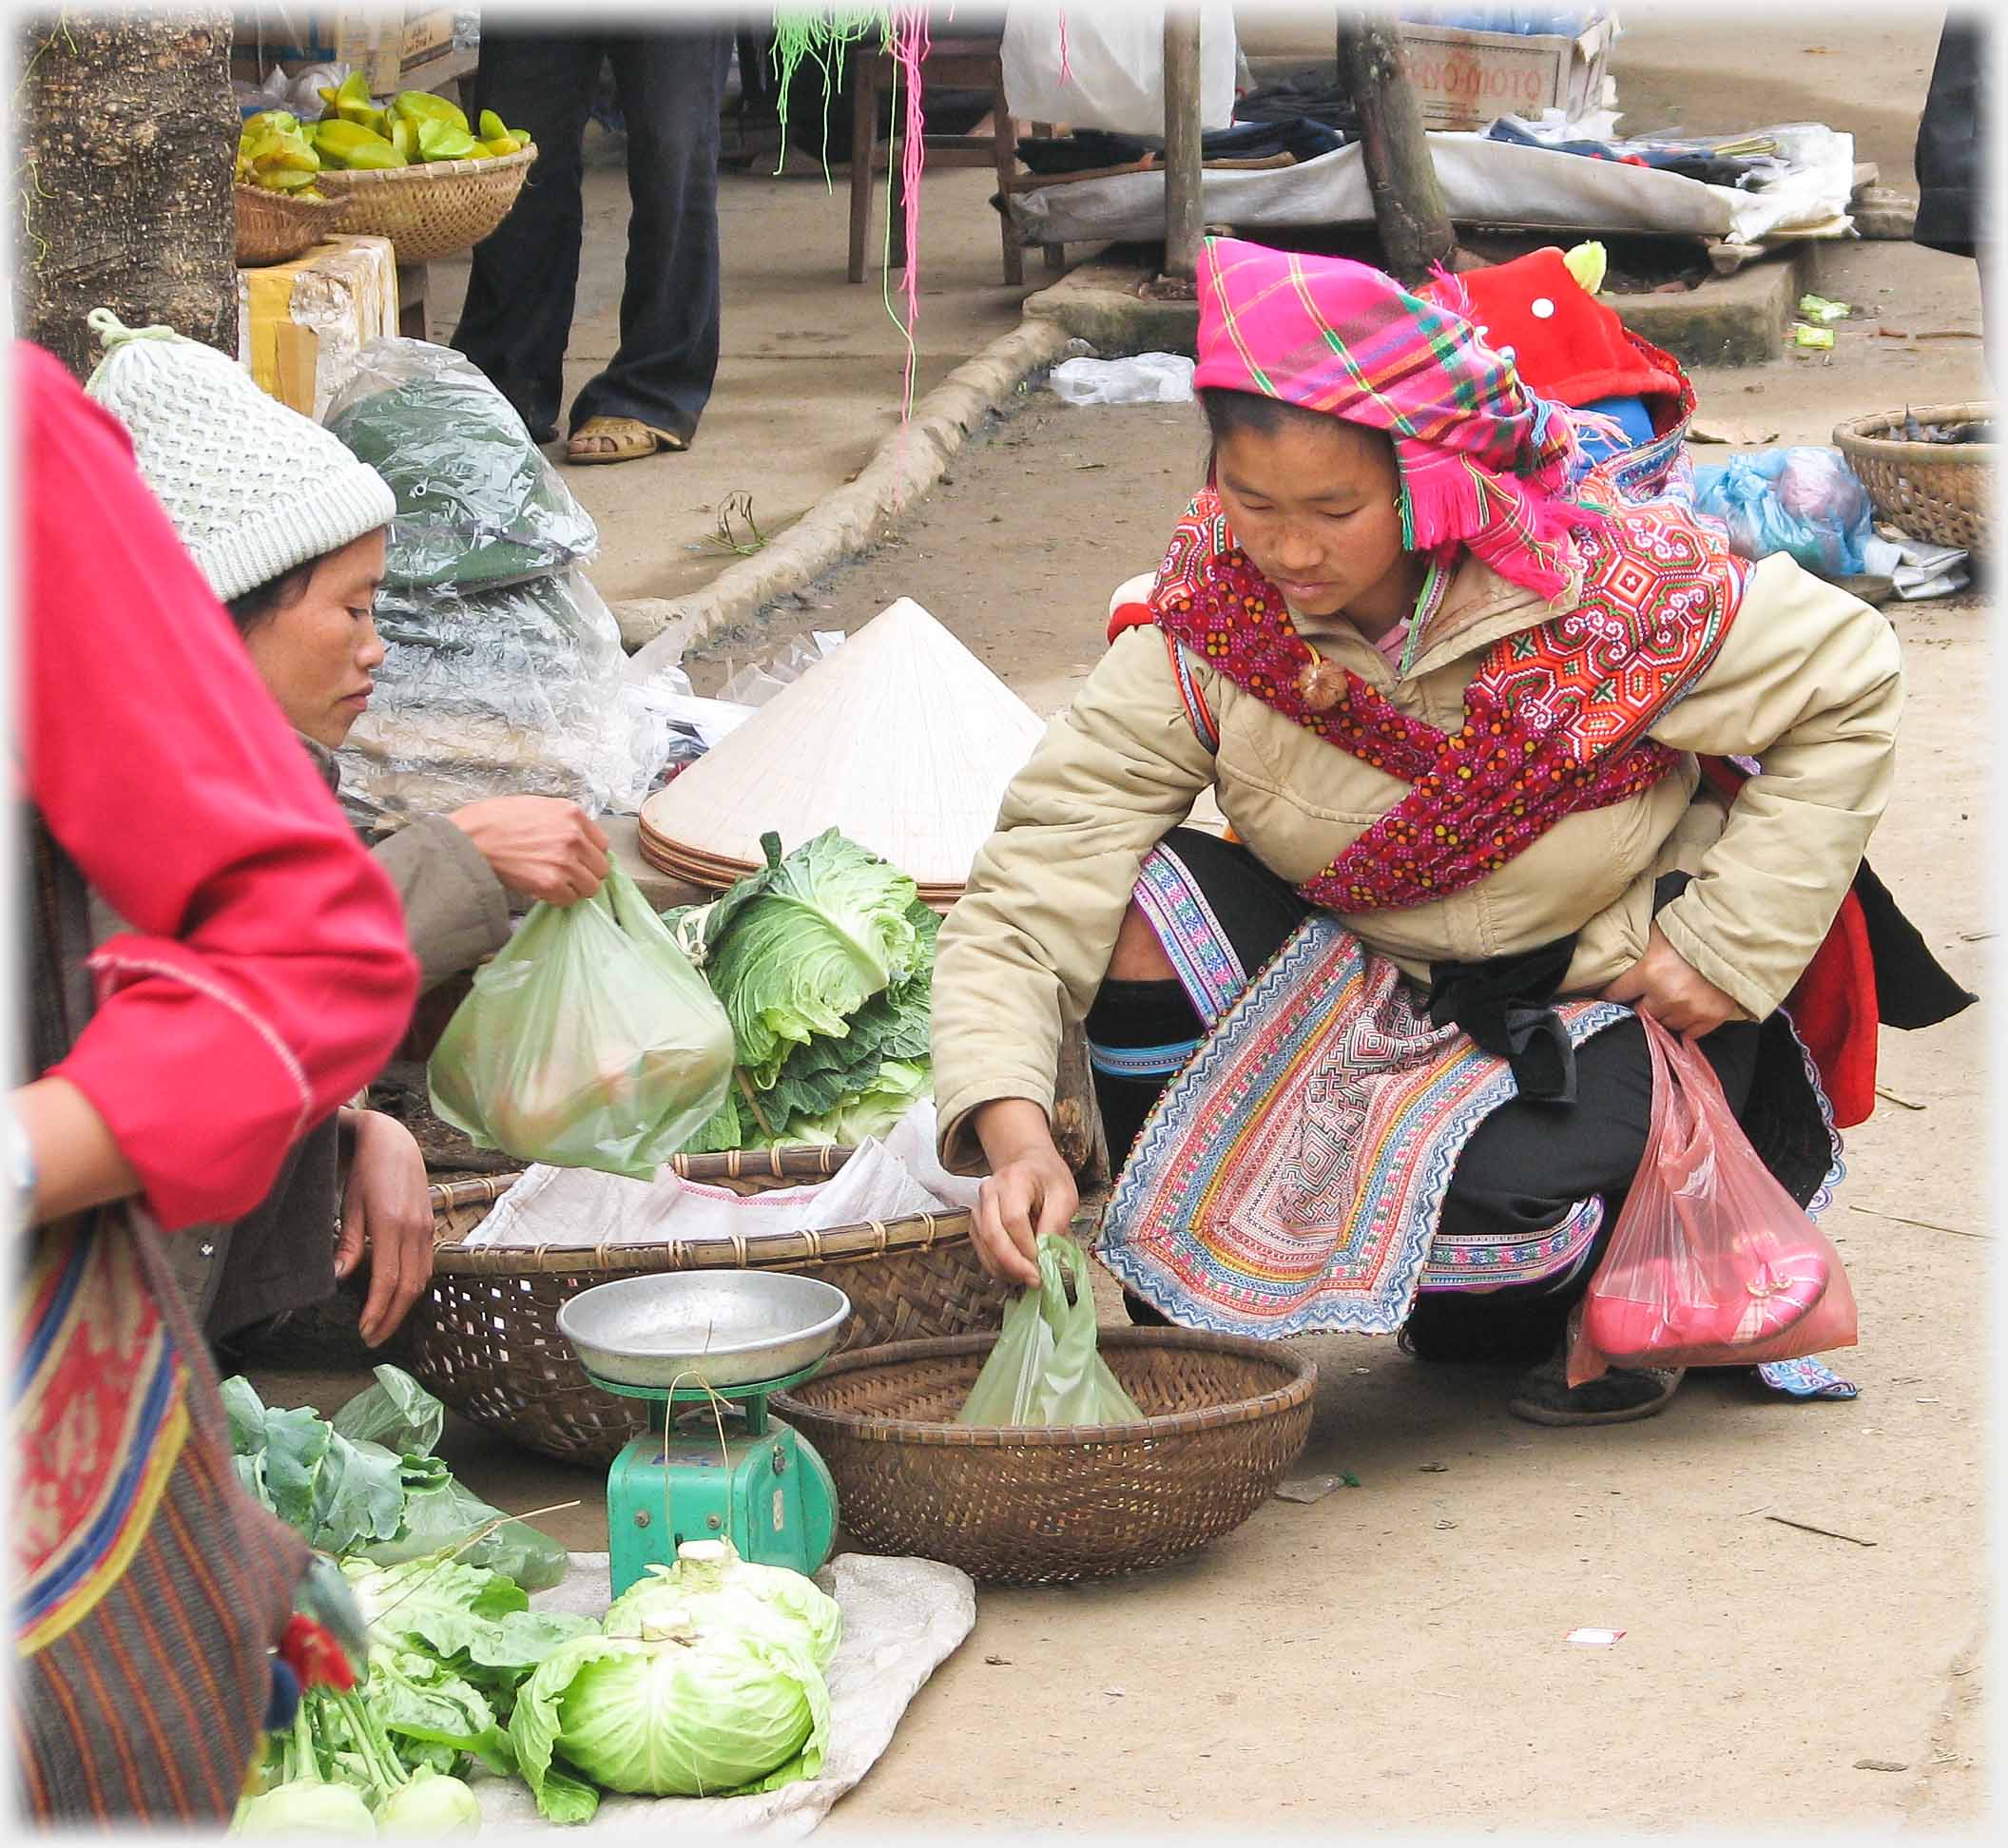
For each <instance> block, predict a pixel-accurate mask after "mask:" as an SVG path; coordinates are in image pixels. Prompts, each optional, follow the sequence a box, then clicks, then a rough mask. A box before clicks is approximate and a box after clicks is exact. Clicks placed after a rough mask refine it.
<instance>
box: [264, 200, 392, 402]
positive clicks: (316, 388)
mask: <svg viewBox="0 0 2008 1848" xmlns="http://www.w3.org/2000/svg"><path fill="white" fill-rule="evenodd" d="M396 332H397V259H396V254H395V252H394V251H393V249H392V245H391V241H390V240H389V239H388V238H348V237H343V238H330V239H329V240H327V241H326V242H324V243H319V244H317V245H315V247H314V248H313V249H312V250H310V251H308V252H307V254H306V255H305V256H304V257H299V258H296V259H295V260H293V261H292V262H290V263H274V264H271V265H270V266H269V267H267V268H264V269H248V270H239V271H238V273H237V357H238V363H239V364H240V365H241V366H242V367H243V368H244V370H245V371H246V372H248V373H249V374H250V375H251V376H252V378H253V379H255V380H256V381H257V383H258V385H259V386H260V387H261V389H262V390H264V391H266V392H269V393H270V394H271V395H272V396H274V397H276V398H277V399H278V400H279V401H280V403H281V404H284V405H287V406H290V407H291V408H292V409H293V410H295V411H298V412H299V414H300V415H301V416H303V417H312V418H313V419H314V420H315V421H316V422H317V423H318V422H319V420H320V418H321V417H322V415H323V414H325V413H326V411H327V408H328V406H329V405H330V404H331V403H333V402H334V398H335V394H336V393H337V392H338V391H339V390H340V389H341V385H342V382H343V380H344V378H345V377H346V376H347V374H348V370H349V367H350V366H351V365H352V364H353V363H354V361H355V357H356V356H357V353H359V352H360V351H361V349H362V347H363V345H364V344H365V343H366V342H367V341H370V340H376V339H382V338H384V337H388V336H391V335H395V334H396Z"/></svg>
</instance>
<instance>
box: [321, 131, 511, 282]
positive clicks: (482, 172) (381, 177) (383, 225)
mask: <svg viewBox="0 0 2008 1848" xmlns="http://www.w3.org/2000/svg"><path fill="white" fill-rule="evenodd" d="M536 158H537V150H536V148H535V147H534V146H531V147H526V148H524V149H523V150H522V151H521V152H520V153H516V154H498V155H496V156H495V157H494V158H493V159H492V160H486V161H426V162H423V163H421V164H418V165H415V166H402V167H382V168H378V169H376V170H375V171H372V172H366V173H350V172H347V171H336V170H330V169H323V170H322V172H321V174H320V176H319V179H318V180H317V181H316V184H317V185H318V186H319V188H320V190H321V191H322V192H324V193H326V194H327V196H328V197H329V198H330V199H338V200H340V201H341V202H342V206H343V211H342V217H341V228H342V229H343V230H344V231H346V232H349V233H351V234H352V235H354V236H357V237H371V238H388V239H389V240H390V241H391V242H392V244H393V246H394V247H395V248H396V254H397V260H398V261H399V262H400V263H427V262H430V261H432V260H433V259H434V257H451V256H452V255H453V254H454V252H455V251H460V250H466V249H468V248H470V247H471V246H472V245H474V244H477V243H479V242H480V241H481V240H482V239H483V238H485V237H487V236H488V234H489V233H490V232H491V231H492V230H493V229H494V228H495V226H496V225H498V224H500V223H501V222H502V221H503V220H504V219H506V218H507V217H508V216H509V208H510V207H511V206H512V205H513V204H514V203H515V202H516V195H517V194H518V193H519V192H521V191H522V190H523V182H524V180H525V179H526V178H527V177H528V176H529V173H530V164H531V162H532V161H534V160H535V159H536Z"/></svg>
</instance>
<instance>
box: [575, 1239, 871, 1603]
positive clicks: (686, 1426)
mask: <svg viewBox="0 0 2008 1848" xmlns="http://www.w3.org/2000/svg"><path fill="white" fill-rule="evenodd" d="M850 1313H851V1301H850V1299H849V1298H848V1297H847V1296H845V1295H844V1293H843V1292H842V1291H841V1290H840V1289H838V1288H836V1287H835V1286H834V1285H832V1284H829V1283H824V1282H822V1281H821V1280H818V1279H816V1278H812V1277H797V1276H795V1275H793V1274H792V1273H789V1272H784V1271H752V1270H732V1271H727V1270H720V1271H677V1272H671V1273H668V1274H666V1275H663V1276H654V1277H627V1278H623V1279H621V1280H619V1281H618V1282H613V1283H601V1284H597V1285H595V1286H594V1287H593V1288H592V1289H589V1290H582V1291H581V1292H580V1293H579V1294H578V1295H577V1296H575V1297H573V1298H572V1299H571V1300H570V1302H568V1303H566V1304H565V1306H564V1307H563V1308H561V1309H560V1310H559V1311H558V1332H559V1334H561V1335H563V1336H564V1337H565V1338H566V1339H567V1340H568V1341H570V1343H571V1345H572V1348H573V1350H574V1351H575V1352H576V1353H577V1355H578V1357H579V1364H580V1365H581V1366H582V1367H583V1368H584V1369H585V1373H586V1376H587V1378H589V1379H590V1380H591V1381H592V1383H593V1384H594V1385H595V1386H598V1387H600V1388H601V1389H602V1390H603V1391H605V1392H608V1393H614V1394H618V1395H619V1396H621V1397H622V1398H634V1399H646V1400H647V1401H648V1402H649V1410H648V1429H647V1431H646V1432H645V1433H643V1434H642V1435H640V1436H639V1437H635V1438H632V1439H630V1440H629V1442H628V1443H627V1447H626V1448H625V1449H624V1450H623V1451H622V1452H621V1453H620V1455H618V1456H617V1457H615V1458H614V1460H613V1467H612V1469H611V1470H609V1471H608V1476H607V1535H608V1573H609V1576H610V1577H611V1579H612V1583H613V1595H614V1596H615V1597H616V1598H617V1597H619V1596H620V1595H621V1593H622V1592H623V1591H625V1590H627V1588H628V1587H629V1586H630V1585H632V1584H634V1583H635V1581H636V1580H638V1579H640V1578H642V1577H644V1576H645V1575H646V1574H647V1569H648V1568H649V1567H651V1566H668V1565H672V1564H674V1563H675V1560H676V1550H677V1548H678V1547H680V1546H682V1545H683V1544H684V1543H685V1541H690V1540H730V1541H731V1543H732V1545H733V1546H734V1548H735V1549H737V1550H738V1552H739V1555H740V1557H741V1558H742V1559H749V1560H753V1561H755V1562H757V1563H758V1564H760V1565H763V1566H785V1567H787V1568H788V1569H790V1570H792V1571H797V1572H802V1573H810V1572H814V1571H815V1570H816V1569H818V1568H819V1567H820V1566H821V1564H822V1563H823V1561H824V1560H825V1559H827V1558H828V1557H829V1553H830V1545H831V1542H832V1541H833V1540H834V1539H835V1537H836V1532H837V1487H836V1484H835V1483H834V1482H833V1481H832V1480H831V1479H830V1473H829V1471H828V1469H827V1468H825V1467H824V1464H823V1461H822V1458H821V1457H820V1456H818V1455H817V1454H816V1453H815V1451H814V1449H812V1448H811V1447H810V1445H809V1443H808V1442H807V1440H806V1439H804V1438H803V1437H801V1435H800V1434H797V1433H796V1431H795V1430H794V1429H793V1428H792V1427H791V1426H789V1425H786V1424H783V1423H782V1422H781V1420H779V1419H778V1418H775V1417H772V1416H771V1415H769V1414H768V1411H767V1399H768V1397H769V1396H771V1395H773V1394H775V1393H778V1392H781V1391H782V1390H783V1389H785V1388H787V1387H789V1386H793V1385H795V1384H797V1383H798V1382H800V1381H801V1380H804V1379H806V1378H808V1377H809V1376H810V1375H811V1374H813V1373H814V1372H815V1371H816V1370H817V1368H819V1367H820V1366H821V1364H822V1362H823V1360H824V1358H825V1357H827V1356H828V1354H829V1352H830V1350H831V1348H833V1347H834V1346H836V1344H837V1336H838V1332H839V1331H840V1329H841V1328H842V1326H843V1324H844V1322H845V1320H846V1319H848V1318H849V1316H850ZM720 1400H723V1401H724V1404H723V1405H721V1404H719V1403H718V1401H720ZM721 1417H723V1418H724V1443H723V1444H721V1442H720V1437H719V1421H720V1418H721Z"/></svg>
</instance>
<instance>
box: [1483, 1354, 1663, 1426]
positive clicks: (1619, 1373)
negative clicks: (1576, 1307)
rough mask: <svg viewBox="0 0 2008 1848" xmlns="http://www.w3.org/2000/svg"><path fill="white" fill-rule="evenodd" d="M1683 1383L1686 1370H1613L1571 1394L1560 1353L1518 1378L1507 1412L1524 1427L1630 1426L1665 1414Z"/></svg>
mask: <svg viewBox="0 0 2008 1848" xmlns="http://www.w3.org/2000/svg"><path fill="white" fill-rule="evenodd" d="M1686 1377H1687V1369H1686V1368H1685V1367H1639V1368H1631V1367H1612V1369H1611V1371H1610V1372H1609V1373H1606V1374H1603V1375H1601V1376H1598V1377H1597V1378H1595V1379H1592V1380H1588V1381H1586V1382H1585V1383H1584V1384H1583V1385H1580V1386H1576V1387H1574V1388H1572V1387H1571V1386H1570V1384H1569V1376H1568V1354H1567V1350H1566V1349H1565V1350H1564V1351H1563V1352H1562V1353H1560V1354H1557V1355H1555V1356H1554V1358H1553V1359H1550V1360H1545V1361H1543V1362H1542V1363H1541V1364H1540V1365H1539V1366H1538V1367H1535V1369H1534V1370H1533V1371H1532V1372H1531V1373H1527V1374H1523V1375H1522V1376H1521V1377H1520V1381H1519V1384H1518V1385H1517V1386H1516V1387H1515V1389H1514V1395H1513V1397H1512V1398H1510V1399H1509V1400H1507V1402H1506V1409H1507V1411H1509V1412H1511V1413H1512V1414H1513V1415H1514V1416H1515V1417H1516V1418H1524V1419H1525V1420H1526V1421H1527V1422H1528V1423H1529V1424H1537V1425H1608V1424H1630V1423H1632V1421H1633V1420H1634V1419H1637V1418H1650V1417H1651V1416H1653V1415H1655V1414H1656V1413H1660V1412H1664V1411H1665V1410H1666V1409H1667V1407H1668V1406H1669V1405H1670V1404H1671V1403H1672V1400H1673V1395H1674V1394H1675V1393H1676V1392H1678V1391H1679V1390H1680V1382H1681V1381H1682V1380H1683V1379H1684V1378H1686Z"/></svg>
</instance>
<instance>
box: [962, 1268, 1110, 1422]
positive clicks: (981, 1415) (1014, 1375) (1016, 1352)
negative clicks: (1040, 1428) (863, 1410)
mask: <svg viewBox="0 0 2008 1848" xmlns="http://www.w3.org/2000/svg"><path fill="white" fill-rule="evenodd" d="M1038 1252H1039V1287H1038V1288H1037V1289H1035V1290H1025V1291H1022V1292H1020V1294H1019V1295H1018V1297H1017V1298H1016V1299H1015V1300H1014V1301H1013V1303H1012V1304H1011V1306H1010V1307H1009V1308H1008V1309H1006V1310H1005V1311H1004V1332H1003V1333H1002V1334H1001V1335H999V1336H998V1337H997V1344H996V1346H995V1347H994V1348H992V1349H991V1351H990V1358H989V1359H988V1360H986V1361H984V1363H983V1371H982V1372H981V1373H979V1374H978V1375H977V1376H976V1383H975V1385H974V1386H972V1387H971V1388H970V1389H969V1397H968V1398H967V1399H966V1400H965V1401H964V1402H963V1406H962V1409H961V1411H959V1412H958V1413H956V1423H957V1424H967V1425H1105V1424H1140V1423H1141V1422H1142V1421H1143V1416H1144V1415H1143V1413H1142V1412H1141V1411H1139V1410H1138V1409H1137V1404H1136V1401H1135V1400H1134V1399H1133V1398H1131V1397H1130V1395H1129V1394H1128V1393H1126V1392H1125V1391H1124V1390H1123V1387H1122V1382H1121V1381H1120V1380H1118V1379H1117V1378H1116V1376H1114V1375H1113V1374H1112V1373H1110V1371H1109V1363H1108V1362H1107V1361H1106V1360H1104V1359H1103V1358H1102V1357H1101V1354H1100V1352H1099V1350H1098V1349H1097V1347H1096V1334H1095V1319H1094V1291H1093V1290H1092V1288H1091V1286H1090V1284H1089V1280H1088V1260H1087V1257H1086V1255H1085V1254H1084V1253H1083V1252H1082V1250H1081V1248H1080V1246H1079V1245H1077V1244H1075V1243H1074V1242H1073V1241H1072V1239H1063V1238H1059V1237H1056V1236H1055V1235H1053V1234H1052V1233H1048V1234H1046V1236H1045V1237H1043V1238H1041V1239H1040V1240H1039V1245H1038ZM1070 1279H1072V1283H1073V1299H1072V1301H1071V1302H1070V1301H1069V1300H1068V1299H1067V1284H1068V1280H1070Z"/></svg>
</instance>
